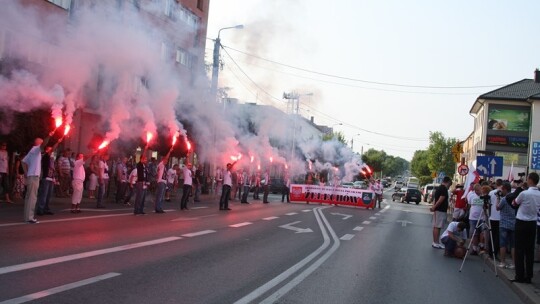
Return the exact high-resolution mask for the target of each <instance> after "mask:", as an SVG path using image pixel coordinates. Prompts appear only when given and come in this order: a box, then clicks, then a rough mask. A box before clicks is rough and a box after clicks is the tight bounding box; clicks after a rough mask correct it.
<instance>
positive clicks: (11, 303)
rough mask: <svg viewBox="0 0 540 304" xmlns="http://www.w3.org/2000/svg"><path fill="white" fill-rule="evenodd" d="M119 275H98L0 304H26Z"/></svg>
mask: <svg viewBox="0 0 540 304" xmlns="http://www.w3.org/2000/svg"><path fill="white" fill-rule="evenodd" d="M119 275H120V274H119V273H116V272H110V273H107V274H104V275H100V276H97V277H93V278H88V279H85V280H82V281H78V282H73V283H69V284H66V285H62V286H58V287H54V288H50V289H47V290H42V291H39V292H36V293H32V294H29V295H25V296H22V297H18V298H14V299H11V300H6V301H3V302H0V304H19V303H26V302H29V301H33V300H37V299H41V298H44V297H47V296H50V295H53V294H56V293H60V292H64V291H67V290H70V289H75V288H79V287H82V286H85V285H90V284H93V283H97V282H99V281H103V280H107V279H110V278H114V277H117V276H119Z"/></svg>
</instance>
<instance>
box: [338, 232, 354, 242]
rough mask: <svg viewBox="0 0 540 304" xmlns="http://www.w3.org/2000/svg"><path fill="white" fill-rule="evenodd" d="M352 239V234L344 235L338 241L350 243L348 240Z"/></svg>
mask: <svg viewBox="0 0 540 304" xmlns="http://www.w3.org/2000/svg"><path fill="white" fill-rule="evenodd" d="M353 237H354V234H345V235H344V236H342V237H340V238H339V239H340V240H343V241H350V240H352V238H353Z"/></svg>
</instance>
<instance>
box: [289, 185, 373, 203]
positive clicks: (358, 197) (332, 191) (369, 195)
mask: <svg viewBox="0 0 540 304" xmlns="http://www.w3.org/2000/svg"><path fill="white" fill-rule="evenodd" d="M290 198H291V201H292V202H306V203H325V204H332V205H347V206H357V207H366V208H374V207H375V194H374V193H373V191H370V190H362V189H354V188H343V187H331V186H316V185H300V184H292V185H291V192H290Z"/></svg>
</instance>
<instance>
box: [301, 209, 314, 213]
mask: <svg viewBox="0 0 540 304" xmlns="http://www.w3.org/2000/svg"><path fill="white" fill-rule="evenodd" d="M302 212H313V210H312V209H304V210H302Z"/></svg>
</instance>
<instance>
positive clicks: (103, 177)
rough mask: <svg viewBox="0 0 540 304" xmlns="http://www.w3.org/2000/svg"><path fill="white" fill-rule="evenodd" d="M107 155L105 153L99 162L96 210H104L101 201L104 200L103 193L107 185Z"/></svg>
mask: <svg viewBox="0 0 540 304" xmlns="http://www.w3.org/2000/svg"><path fill="white" fill-rule="evenodd" d="M108 160H109V154H107V153H105V154H103V155H102V156H101V158H100V160H99V174H98V196H97V204H96V208H105V205H104V204H103V199H104V198H105V192H106V191H107V185H108V184H109V165H108V164H107V161H108Z"/></svg>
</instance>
